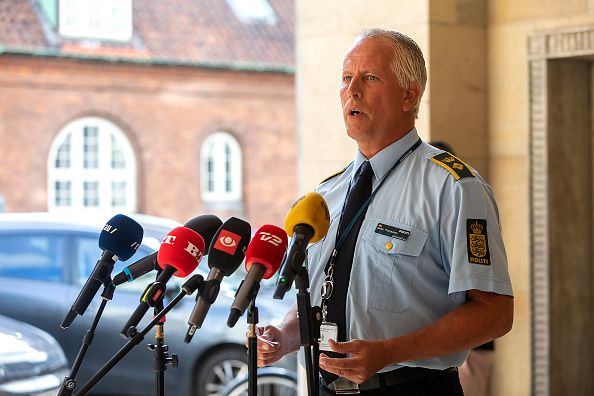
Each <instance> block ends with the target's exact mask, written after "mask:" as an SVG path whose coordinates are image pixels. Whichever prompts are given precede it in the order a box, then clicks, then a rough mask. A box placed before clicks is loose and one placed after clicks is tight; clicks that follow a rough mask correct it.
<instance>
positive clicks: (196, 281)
mask: <svg viewBox="0 0 594 396" xmlns="http://www.w3.org/2000/svg"><path fill="white" fill-rule="evenodd" d="M203 281H204V278H203V277H202V276H201V275H194V276H192V277H191V278H190V279H189V280H188V281H187V282H186V283H184V284H183V285H182V291H181V292H180V293H179V294H178V295H177V296H175V298H174V299H173V300H171V302H170V303H169V304H167V306H166V307H165V308H164V309H163V310H161V311H160V312H159V313H158V314H157V315H156V316H155V317H154V318H153V320H152V321H151V322H150V323H149V324H148V325H147V326H146V327H145V328H144V329H143V330H142V331H141V332H140V333H139V332H137V331H136V329H132V331H131V332H130V334H131V337H130V339H129V340H128V342H127V343H126V344H125V345H124V346H123V347H122V348H121V349H120V350H119V351H118V352H117V353H116V354H115V355H114V356H113V357H112V358H111V359H110V360H109V361H108V362H107V363H106V364H105V365H104V366H103V367H102V368H101V369H100V370H99V371H98V372H97V373H95V375H94V376H93V377H91V379H90V380H89V381H88V382H87V383H86V384H85V385H84V386H83V387H82V388H81V389H80V390H79V391H78V392H77V393H76V394H75V396H78V395H81V396H82V395H86V394H87V393H88V392H89V391H90V390H91V389H92V388H93V387H94V386H95V385H97V383H98V382H99V381H100V380H101V379H102V378H103V377H105V375H106V374H107V373H108V372H109V371H110V370H111V369H112V368H114V367H115V365H116V364H118V363H119V362H120V360H122V359H123V358H124V356H126V355H127V354H128V352H130V351H131V350H132V349H133V348H134V347H135V346H136V345H138V344H140V343H141V342H142V340H143V339H144V336H145V335H146V334H147V333H148V332H149V331H150V330H151V329H152V328H153V327H154V326H155V325H156V324H158V323H159V322H160V321H161V319H162V318H163V317H164V316H165V314H167V313H168V312H169V311H171V309H173V307H174V306H175V305H177V303H179V302H180V301H181V299H182V298H184V296H186V295H191V294H192V293H193V292H194V291H195V290H196V289H198V288H200V286H202V285H203ZM161 326H162V325H161ZM157 337H159V335H158V336H157ZM162 338H163V337H162V334H161V336H160V338H157V344H158V346H157V347H156V348H155V349H156V350H158V349H160V351H158V352H156V354H158V357H159V362H162V361H164V362H167V361H168V359H167V358H165V359H164V360H161V358H162V356H166V355H163V352H164V351H165V350H166V346H164V345H163V344H162ZM159 340H160V341H159ZM159 344H160V345H159ZM176 360H177V359H172V360H171V361H172V362H174V361H176ZM173 364H175V363H173ZM156 371H157V374H156V375H157V376H158V379H159V384H158V386H159V387H161V386H162V385H163V382H164V381H162V380H161V370H160V368H159V370H156ZM162 371H164V370H162Z"/></svg>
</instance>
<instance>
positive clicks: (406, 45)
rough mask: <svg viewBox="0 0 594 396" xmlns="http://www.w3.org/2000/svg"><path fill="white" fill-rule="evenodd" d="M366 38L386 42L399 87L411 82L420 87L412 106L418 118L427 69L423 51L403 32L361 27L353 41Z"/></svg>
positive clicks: (404, 86) (406, 86) (405, 86)
mask: <svg viewBox="0 0 594 396" xmlns="http://www.w3.org/2000/svg"><path fill="white" fill-rule="evenodd" d="M368 38H377V39H380V40H383V41H384V42H386V43H388V44H389V45H390V46H391V47H392V49H393V51H394V57H393V60H392V71H393V72H394V74H395V75H396V78H397V79H398V81H399V82H400V87H402V88H404V89H406V88H408V85H409V84H410V83H412V82H416V83H418V84H419V87H420V88H421V90H420V93H419V98H418V99H417V102H416V103H415V104H414V106H413V107H412V111H413V115H414V117H415V118H418V113H419V105H420V104H421V97H422V96H423V92H425V86H426V85H427V69H426V67H425V59H424V58H423V52H422V51H421V48H419V46H418V45H417V43H416V42H415V41H414V40H413V39H411V38H410V37H408V36H407V35H405V34H402V33H400V32H396V31H393V30H386V29H378V28H374V29H363V30H361V31H360V32H359V33H357V36H356V37H355V41H357V40H363V39H368Z"/></svg>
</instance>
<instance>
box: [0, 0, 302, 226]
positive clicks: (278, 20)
mask: <svg viewBox="0 0 594 396" xmlns="http://www.w3.org/2000/svg"><path fill="white" fill-rule="evenodd" d="M241 4H242V3H241V2H235V1H232V0H228V1H226V0H222V1H217V2H208V1H193V2H190V1H182V0H179V1H173V2H159V3H157V4H154V2H151V1H142V0H135V1H133V2H132V1H117V2H110V1H107V2H88V1H79V0H64V1H62V0H49V1H47V0H40V1H37V0H10V1H3V2H2V3H1V4H0V108H1V109H2V110H0V111H1V113H2V117H0V142H2V144H1V145H0V152H1V153H0V161H1V164H0V194H2V195H3V197H4V199H5V211H8V212H21V211H45V210H52V211H60V210H61V211H65V212H69V211H80V210H84V211H96V212H101V213H106V214H109V213H118V212H124V213H125V212H140V213H147V214H152V215H157V216H163V217H167V218H172V219H175V220H178V221H180V222H182V223H184V222H186V221H187V220H189V219H190V218H192V217H195V216H197V215H200V214H205V213H213V214H216V215H219V216H220V217H221V218H226V217H229V216H236V217H240V218H243V219H245V220H247V221H249V222H250V224H251V225H252V227H253V228H254V229H255V228H258V227H260V226H261V225H263V224H266V223H271V224H278V225H281V226H282V223H283V220H284V216H285V214H286V211H287V210H288V208H289V207H290V205H291V204H292V203H293V202H294V201H295V199H296V198H297V188H296V172H295V169H296V161H297V151H296V142H297V139H296V126H295V125H296V118H295V93H294V39H293V34H294V33H293V29H294V7H293V1H287V0H271V1H270V2H266V1H255V2H254V4H256V5H258V4H260V5H263V6H266V7H267V8H264V9H262V10H259V11H258V12H255V11H253V10H251V11H250V10H247V11H246V10H244V9H242V8H241ZM85 7H87V8H85ZM93 7H95V8H93ZM97 15H100V16H101V17H96V16H97ZM94 18H95V19H94Z"/></svg>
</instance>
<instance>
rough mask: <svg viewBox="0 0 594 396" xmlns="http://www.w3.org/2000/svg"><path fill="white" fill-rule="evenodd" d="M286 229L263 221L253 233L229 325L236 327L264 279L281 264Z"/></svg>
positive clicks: (268, 277)
mask: <svg viewBox="0 0 594 396" xmlns="http://www.w3.org/2000/svg"><path fill="white" fill-rule="evenodd" d="M287 239H288V238H287V233H286V232H285V230H283V229H282V228H280V227H277V226H274V225H269V224H268V225H264V226H262V227H260V229H259V230H258V231H257V232H256V235H254V238H253V239H252V241H251V242H250V244H249V246H248V248H247V252H246V254H245V269H246V271H248V273H247V275H246V277H245V279H244V280H243V281H242V282H241V284H240V285H239V289H237V293H236V294H235V300H234V301H233V305H231V313H230V314H229V319H228V320H227V326H229V327H233V326H235V324H236V323H237V320H238V319H239V318H240V317H241V316H243V313H244V312H245V310H246V309H247V307H248V305H249V304H250V303H251V302H252V301H253V300H254V299H255V298H256V295H257V294H258V290H259V289H260V281H261V280H262V279H270V277H271V276H272V275H274V274H275V273H276V271H278V269H279V268H280V265H281V262H282V260H283V256H284V254H285V252H286V251H287V243H288V241H287Z"/></svg>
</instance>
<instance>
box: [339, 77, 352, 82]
mask: <svg viewBox="0 0 594 396" xmlns="http://www.w3.org/2000/svg"><path fill="white" fill-rule="evenodd" d="M342 79H343V81H347V82H348V81H351V80H352V79H353V77H351V76H344V77H343V78H342Z"/></svg>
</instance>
